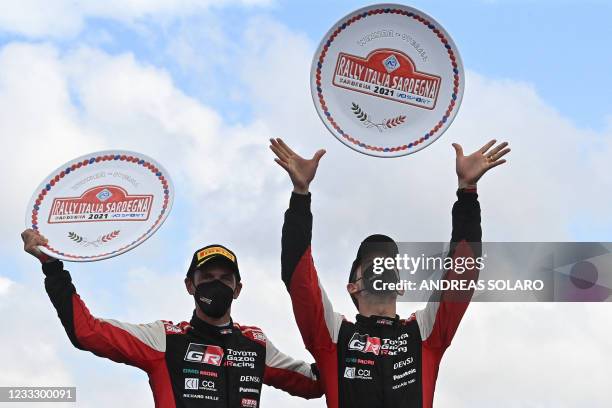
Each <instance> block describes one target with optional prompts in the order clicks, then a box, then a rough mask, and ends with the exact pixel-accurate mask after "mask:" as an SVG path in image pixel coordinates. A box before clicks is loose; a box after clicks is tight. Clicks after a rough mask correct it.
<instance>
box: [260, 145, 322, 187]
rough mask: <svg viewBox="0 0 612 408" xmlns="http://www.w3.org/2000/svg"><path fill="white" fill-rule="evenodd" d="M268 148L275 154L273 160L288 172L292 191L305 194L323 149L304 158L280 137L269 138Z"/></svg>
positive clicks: (315, 171)
mask: <svg viewBox="0 0 612 408" xmlns="http://www.w3.org/2000/svg"><path fill="white" fill-rule="evenodd" d="M270 149H271V150H272V151H273V152H274V154H275V155H276V158H275V159H274V161H275V162H276V163H278V165H279V166H281V167H282V168H283V169H285V170H287V173H289V177H290V178H291V181H292V182H293V191H295V192H296V193H299V194H307V193H308V187H309V186H310V182H311V181H312V180H313V179H314V176H315V174H316V173H317V167H318V166H319V160H321V157H323V155H324V154H325V150H323V149H321V150H318V151H317V152H316V153H315V154H314V156H312V159H304V158H303V157H301V156H300V155H298V154H296V153H295V152H294V151H293V150H291V149H290V148H289V146H287V144H285V142H283V140H282V139H280V138H277V139H270Z"/></svg>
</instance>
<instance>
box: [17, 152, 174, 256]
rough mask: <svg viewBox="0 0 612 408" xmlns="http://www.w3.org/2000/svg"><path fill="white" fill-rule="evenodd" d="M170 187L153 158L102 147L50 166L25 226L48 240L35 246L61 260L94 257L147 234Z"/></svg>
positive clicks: (162, 214) (163, 210)
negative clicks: (45, 244) (39, 245)
mask: <svg viewBox="0 0 612 408" xmlns="http://www.w3.org/2000/svg"><path fill="white" fill-rule="evenodd" d="M173 197H174V188H173V186H172V182H171V180H170V177H169V176H168V173H167V172H166V170H164V168H163V167H162V166H161V165H160V164H159V163H157V162H155V161H154V160H153V159H151V158H149V157H147V156H145V155H143V154H140V153H135V152H128V151H103V152H97V153H91V154H88V155H86V156H81V157H79V158H77V159H75V160H72V161H70V162H68V163H66V164H64V165H63V166H61V167H59V168H58V169H56V170H55V171H54V172H53V173H51V175H49V176H48V177H47V178H46V179H45V180H44V181H43V182H42V183H41V184H40V185H39V186H38V188H37V189H36V191H35V192H34V195H33V196H32V199H31V200H30V203H29V205H28V210H27V213H26V226H27V227H28V228H32V229H35V230H38V231H39V232H40V233H41V234H43V235H44V236H45V237H46V238H47V239H48V240H49V243H48V245H47V246H46V247H41V250H42V251H43V252H44V253H46V254H47V255H50V256H52V257H54V258H58V259H63V260H66V261H99V260H101V259H106V258H110V257H113V256H117V255H120V254H122V253H124V252H126V251H129V250H130V249H133V248H135V247H136V246H138V245H140V244H141V243H142V242H144V241H145V240H146V239H147V238H149V237H150V236H151V235H153V233H155V231H157V229H158V228H159V227H160V226H161V224H162V223H163V222H164V220H165V219H166V217H167V216H168V214H169V212H170V209H171V207H172V200H173Z"/></svg>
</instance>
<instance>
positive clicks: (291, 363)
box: [266, 340, 316, 380]
mask: <svg viewBox="0 0 612 408" xmlns="http://www.w3.org/2000/svg"><path fill="white" fill-rule="evenodd" d="M266 365H267V366H268V367H273V368H280V369H283V370H289V371H293V372H296V373H298V374H301V375H303V376H304V377H307V378H310V379H311V380H315V379H316V377H315V375H314V374H313V372H312V369H311V367H310V365H309V364H307V363H305V362H304V361H302V360H295V359H293V358H291V357H289V356H288V355H286V354H284V353H281V352H280V351H279V350H278V349H277V348H276V347H275V346H274V345H273V344H272V343H271V342H270V340H267V341H266Z"/></svg>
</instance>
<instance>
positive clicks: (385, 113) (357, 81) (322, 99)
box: [310, 4, 464, 157]
mask: <svg viewBox="0 0 612 408" xmlns="http://www.w3.org/2000/svg"><path fill="white" fill-rule="evenodd" d="M310 87H311V93H312V98H313V101H314V104H315V107H316V109H317V112H318V114H319V116H320V117H321V120H322V121H323V123H325V126H326V127H327V128H328V129H329V130H330V132H331V133H332V134H333V135H334V136H335V137H336V138H337V139H338V140H340V141H341V142H342V143H344V144H345V145H347V146H349V147H350V148H352V149H354V150H357V151H358V152H361V153H364V154H368V155H372V156H378V157H397V156H404V155H407V154H411V153H414V152H416V151H419V150H421V149H423V148H425V147H427V146H429V145H430V144H431V143H433V142H434V141H435V140H436V139H438V138H439V137H440V136H441V135H442V133H444V131H445V130H446V129H448V127H449V126H450V124H451V122H452V121H453V119H454V117H455V115H456V114H457V110H458V108H459V105H460V103H461V98H462V96H463V88H464V71H463V64H462V63H461V58H460V57H459V53H458V51H457V47H456V46H455V44H454V42H453V40H452V39H451V38H450V36H449V35H448V33H447V32H446V31H445V30H444V28H442V26H441V25H440V24H439V23H438V22H436V21H435V20H434V19H433V18H431V17H430V16H428V15H427V14H425V13H423V12H421V11H419V10H416V9H414V8H411V7H408V6H403V5H398V4H378V5H373V6H368V7H364V8H362V9H359V10H357V11H355V12H353V13H351V14H349V15H347V16H346V17H344V18H342V19H341V20H340V21H338V22H337V23H336V24H335V25H334V26H333V27H332V28H331V29H330V30H329V31H328V33H327V34H326V35H325V37H324V38H323V40H322V41H321V44H320V45H319V48H318V49H317V52H316V53H315V56H314V59H313V63H312V69H311V80H310Z"/></svg>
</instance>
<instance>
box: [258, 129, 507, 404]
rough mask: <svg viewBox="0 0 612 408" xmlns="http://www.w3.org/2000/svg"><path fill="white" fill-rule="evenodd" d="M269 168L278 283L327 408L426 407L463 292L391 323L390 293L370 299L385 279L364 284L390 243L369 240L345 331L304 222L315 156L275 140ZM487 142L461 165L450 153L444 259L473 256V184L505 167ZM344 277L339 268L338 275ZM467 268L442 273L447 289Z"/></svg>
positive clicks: (477, 233)
mask: <svg viewBox="0 0 612 408" xmlns="http://www.w3.org/2000/svg"><path fill="white" fill-rule="evenodd" d="M270 142H271V145H270V148H271V150H272V151H273V152H274V154H275V155H276V156H277V157H276V158H275V161H276V162H277V163H278V164H279V165H280V166H281V167H282V168H284V169H285V170H286V171H287V173H289V176H290V178H291V181H292V182H293V192H292V194H291V199H290V203H289V209H288V210H287V211H286V212H285V222H284V225H283V232H282V255H281V263H282V279H283V281H284V283H285V285H286V286H287V290H288V291H289V294H290V296H291V302H292V306H293V312H294V315H295V319H296V322H297V324H298V327H299V330H300V333H301V335H302V339H303V341H304V345H305V346H306V348H307V349H308V351H309V352H310V353H311V354H312V355H313V357H314V358H315V361H316V363H317V367H318V369H319V372H320V380H321V382H322V383H323V388H324V390H325V396H326V399H327V406H328V407H329V408H417V407H418V408H421V407H426V408H429V407H432V406H433V396H434V390H435V385H436V379H437V376H438V368H439V365H440V361H441V359H442V356H443V354H444V352H445V351H446V349H447V348H448V346H449V345H450V343H451V340H452V338H453V336H454V334H455V332H456V330H457V327H458V326H459V322H460V321H461V318H462V317H463V314H464V313H465V311H466V309H467V306H468V304H469V300H470V299H471V291H467V292H463V293H457V292H451V291H443V292H441V293H435V294H434V296H432V298H431V300H430V302H428V304H427V306H426V307H425V308H424V309H422V310H418V311H416V312H415V313H413V314H412V315H410V316H409V317H408V318H406V319H402V318H400V317H399V316H398V315H397V313H396V308H397V304H396V303H397V297H398V294H401V293H398V292H396V291H391V290H376V288H375V286H376V285H374V284H373V282H375V281H376V280H379V281H386V282H388V283H393V282H394V281H395V282H397V280H398V276H397V271H395V270H385V272H383V273H382V274H380V275H377V274H374V273H373V272H372V271H373V267H372V265H373V260H374V258H376V257H394V256H395V255H397V254H398V248H397V245H396V243H395V242H394V241H393V240H392V239H391V238H389V237H387V236H385V235H380V234H376V235H371V236H369V237H367V238H366V239H365V240H364V241H363V242H362V243H361V245H360V247H359V249H358V251H357V256H356V258H355V261H354V262H353V264H352V266H351V268H350V273H349V279H348V284H347V291H348V293H349V294H350V296H351V298H352V300H353V302H354V303H355V305H356V307H357V308H358V310H359V314H357V316H356V320H355V322H351V321H349V320H347V319H345V318H344V316H342V315H341V314H339V313H337V312H335V311H334V309H333V306H332V303H331V302H330V300H329V298H328V297H327V295H326V293H325V291H324V290H323V288H322V286H321V284H320V281H319V278H318V275H317V270H316V268H315V265H314V261H313V256H312V253H311V237H312V213H311V211H310V201H311V194H310V192H309V186H310V183H311V182H312V180H313V179H314V176H315V174H316V170H317V167H318V165H319V161H320V160H321V157H323V155H324V154H325V151H324V150H319V151H317V152H316V153H315V155H314V156H313V157H312V159H304V158H302V157H300V156H299V155H297V154H296V153H295V152H294V151H293V150H291V148H289V146H287V145H286V144H285V143H284V142H283V141H282V140H281V139H271V140H270ZM507 145H508V144H507V143H501V144H499V145H497V146H496V141H495V140H491V141H490V142H488V143H487V144H485V145H484V146H483V147H482V148H481V149H479V150H477V151H476V152H474V153H472V154H471V155H468V156H464V154H463V149H462V147H461V146H460V145H458V144H453V147H454V148H455V152H456V172H457V177H458V184H459V188H458V190H457V201H456V202H455V204H454V205H453V209H452V218H453V221H452V223H453V229H452V234H451V246H450V251H449V254H448V256H449V257H452V259H457V258H458V257H474V258H475V257H478V256H480V242H481V240H482V230H481V227H480V205H479V203H478V194H477V188H476V183H477V182H478V180H479V179H480V178H481V177H482V175H483V174H485V173H486V172H487V171H489V170H490V169H492V168H493V167H496V166H498V165H500V164H503V163H505V160H504V159H501V158H502V157H503V156H504V155H506V154H507V153H508V152H509V151H510V149H509V148H508V147H507ZM347 270H348V268H347ZM477 272H478V270H477V269H476V268H468V269H467V270H466V271H465V272H463V271H462V273H461V274H460V273H458V272H455V271H454V270H452V269H448V270H446V272H445V275H444V278H445V279H447V280H453V279H457V280H459V279H460V280H475V279H477V276H478V273H477Z"/></svg>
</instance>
